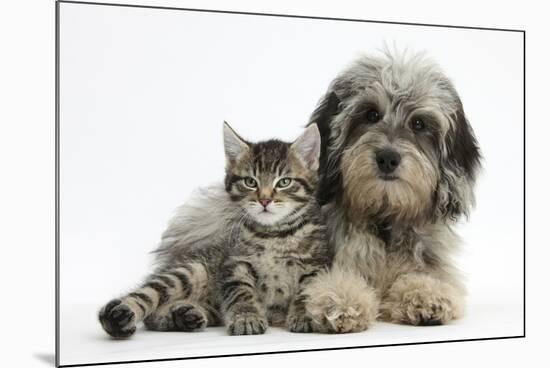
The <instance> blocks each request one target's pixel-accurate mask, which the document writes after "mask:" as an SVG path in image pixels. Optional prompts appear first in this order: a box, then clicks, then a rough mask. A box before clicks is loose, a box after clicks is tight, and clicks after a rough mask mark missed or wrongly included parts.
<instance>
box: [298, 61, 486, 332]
mask: <svg viewBox="0 0 550 368" xmlns="http://www.w3.org/2000/svg"><path fill="white" fill-rule="evenodd" d="M311 124H317V125H318V127H319V131H320V132H321V136H322V153H321V167H320V170H321V177H322V181H321V191H320V197H321V198H320V200H321V201H323V203H325V206H324V209H325V210H326V213H327V218H328V220H329V230H330V231H329V233H330V236H331V244H332V246H333V247H334V250H335V254H336V256H335V262H334V265H333V268H332V270H331V271H330V272H329V273H326V274H324V275H322V276H320V277H318V278H317V280H316V281H315V282H314V283H313V284H312V285H311V287H310V288H309V289H308V291H307V294H308V296H309V299H308V311H309V313H310V314H311V315H312V317H313V319H314V321H316V322H317V323H318V324H320V325H321V326H323V330H328V331H331V332H351V331H361V330H364V329H366V328H368V326H369V325H370V324H371V323H372V322H373V321H374V320H376V318H381V319H383V320H386V321H391V322H396V323H405V324H411V325H438V324H444V323H447V322H449V321H451V320H453V319H456V318H459V317H460V316H461V315H462V314H463V309H464V296H465V289H464V286H463V284H462V282H461V277H460V275H459V272H458V271H457V269H456V268H455V267H454V266H453V264H452V259H451V257H452V253H453V252H454V251H455V249H456V248H457V245H458V243H459V238H458V237H457V236H456V235H455V233H454V232H453V230H452V225H453V224H454V223H455V222H456V221H457V220H459V219H460V218H461V217H463V216H467V215H468V212H469V209H470V208H471V206H472V205H473V202H474V195H473V186H474V182H475V179H476V175H477V172H478V169H479V167H480V152H479V148H478V144H477V141H476V138H475V136H474V134H473V132H472V129H471V127H470V124H469V123H468V121H467V119H466V117H465V115H464V110H463V107H462V102H461V100H460V98H459V95H458V93H457V92H456V90H455V88H454V87H453V84H452V83H451V81H450V80H449V79H448V78H447V77H446V76H445V74H444V73H443V72H442V71H441V70H440V68H439V67H438V66H437V65H436V64H434V63H433V62H431V61H430V60H428V59H427V58H426V57H424V56H423V55H420V54H417V55H413V56H406V55H404V54H391V53H389V52H386V53H384V54H383V55H382V56H380V57H368V56H365V57H361V58H359V59H358V60H357V61H356V62H355V63H353V64H352V65H351V66H350V67H349V68H348V69H346V70H344V71H343V72H342V73H341V74H340V75H339V76H338V77H337V78H336V79H335V80H334V81H333V82H332V83H331V85H330V87H329V89H328V92H327V93H326V95H325V96H324V97H323V98H322V99H321V102H320V104H319V106H318V108H317V109H316V111H315V112H314V113H313V115H312V117H311Z"/></svg>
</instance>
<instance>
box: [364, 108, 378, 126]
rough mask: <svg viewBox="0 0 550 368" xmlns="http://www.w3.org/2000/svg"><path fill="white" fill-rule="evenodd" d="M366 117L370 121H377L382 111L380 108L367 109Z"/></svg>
mask: <svg viewBox="0 0 550 368" xmlns="http://www.w3.org/2000/svg"><path fill="white" fill-rule="evenodd" d="M366 118H367V121H368V122H369V123H376V122H378V121H379V120H380V113H379V112H378V110H375V109H370V110H369V111H367V115H366Z"/></svg>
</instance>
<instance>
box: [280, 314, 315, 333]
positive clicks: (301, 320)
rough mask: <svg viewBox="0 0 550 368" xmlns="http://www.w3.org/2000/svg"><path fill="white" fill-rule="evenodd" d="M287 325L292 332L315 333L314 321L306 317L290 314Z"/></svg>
mask: <svg viewBox="0 0 550 368" xmlns="http://www.w3.org/2000/svg"><path fill="white" fill-rule="evenodd" d="M286 324H287V327H288V330H289V331H290V332H302V333H307V332H313V320H312V319H311V317H309V316H306V315H297V314H289V315H288V317H287V319H286Z"/></svg>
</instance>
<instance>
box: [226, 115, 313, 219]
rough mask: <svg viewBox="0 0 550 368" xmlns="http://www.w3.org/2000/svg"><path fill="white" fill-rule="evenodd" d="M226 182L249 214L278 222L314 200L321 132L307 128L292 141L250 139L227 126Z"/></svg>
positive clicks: (227, 188)
mask: <svg viewBox="0 0 550 368" xmlns="http://www.w3.org/2000/svg"><path fill="white" fill-rule="evenodd" d="M224 142H225V151H226V159H227V165H226V178H225V186H226V190H227V192H228V193H229V194H230V196H231V199H232V200H234V201H237V202H239V203H240V205H241V206H242V208H244V209H245V211H246V213H247V215H248V218H249V219H251V220H253V221H255V222H257V223H259V224H262V225H265V226H269V225H275V224H277V223H279V222H282V221H284V220H285V218H287V217H289V216H291V215H292V214H295V213H299V211H300V209H302V208H304V207H305V205H307V204H308V203H311V201H313V200H315V190H316V186H317V168H318V157H319V144H320V139H319V133H318V131H317V128H315V130H313V129H311V130H310V129H308V130H306V132H305V133H304V134H303V135H302V136H301V137H300V138H298V140H296V142H294V143H293V144H290V143H285V142H281V141H278V140H269V141H265V142H260V143H256V144H251V143H248V142H246V141H244V140H242V139H241V138H240V137H238V136H237V135H236V134H235V132H233V131H232V130H231V128H229V126H227V125H226V126H225V128H224Z"/></svg>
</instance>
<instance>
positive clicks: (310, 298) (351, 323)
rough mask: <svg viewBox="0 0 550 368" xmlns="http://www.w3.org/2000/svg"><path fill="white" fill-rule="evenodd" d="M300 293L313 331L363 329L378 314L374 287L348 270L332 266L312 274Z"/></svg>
mask: <svg viewBox="0 0 550 368" xmlns="http://www.w3.org/2000/svg"><path fill="white" fill-rule="evenodd" d="M304 294H305V295H306V310H307V312H308V314H309V315H310V316H311V318H312V319H313V324H314V329H315V330H316V331H317V332H323V333H346V332H358V331H364V330H366V329H367V328H369V326H371V324H372V322H374V321H375V320H376V318H377V316H378V307H379V299H378V295H377V293H376V291H375V290H374V289H373V288H372V287H370V286H369V285H367V282H366V280H365V279H364V278H363V277H361V276H359V275H357V274H354V273H352V272H351V271H344V270H342V269H340V268H337V267H334V268H333V269H332V270H330V271H328V272H326V273H322V274H320V275H318V276H316V277H315V279H314V280H312V282H311V283H310V284H309V285H308V286H307V288H306V289H305V291H304Z"/></svg>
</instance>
